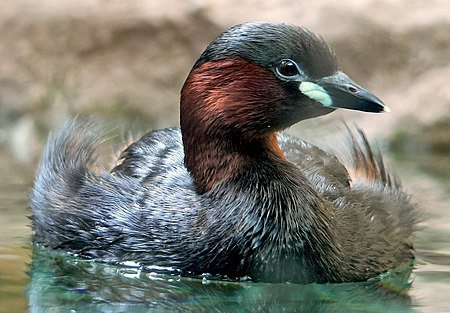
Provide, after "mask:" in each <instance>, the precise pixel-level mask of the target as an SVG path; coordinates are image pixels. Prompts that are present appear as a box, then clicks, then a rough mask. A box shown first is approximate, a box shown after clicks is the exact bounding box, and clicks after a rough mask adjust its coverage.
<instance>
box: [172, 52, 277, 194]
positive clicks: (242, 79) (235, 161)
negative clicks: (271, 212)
mask: <svg viewBox="0 0 450 313" xmlns="http://www.w3.org/2000/svg"><path fill="white" fill-rule="evenodd" d="M255 80H257V81H256V82H255ZM273 95H278V98H275V99H273ZM282 96H283V90H282V89H281V88H280V87H279V86H278V83H277V82H276V80H275V78H274V77H273V75H272V74H271V73H270V72H268V70H266V69H263V68H261V67H259V66H257V65H254V64H251V63H249V62H247V61H244V60H241V59H237V60H225V61H215V62H206V63H204V64H202V65H201V66H199V67H198V68H195V69H194V70H192V71H191V73H190V74H189V76H188V78H187V80H186V82H185V84H184V86H183V89H182V91H181V112H180V113H181V117H180V120H181V132H182V138H183V146H184V154H185V157H184V163H185V166H186V168H187V169H188V171H189V173H190V175H191V177H192V178H193V180H194V183H195V185H196V188H197V191H198V192H199V193H201V194H202V193H205V192H208V191H210V190H212V189H213V188H214V186H216V185H217V184H218V183H220V182H223V181H226V180H228V179H230V178H232V177H233V175H235V174H237V173H239V172H241V171H245V169H246V168H248V167H249V166H251V165H252V164H255V162H258V163H260V164H264V163H266V162H270V163H273V162H283V160H285V159H284V155H283V152H282V151H281V149H280V147H279V145H278V140H277V133H276V127H274V125H272V124H271V123H272V121H271V120H270V115H271V114H275V112H274V109H273V108H275V107H276V104H277V101H282V99H281V98H280V97H282Z"/></svg>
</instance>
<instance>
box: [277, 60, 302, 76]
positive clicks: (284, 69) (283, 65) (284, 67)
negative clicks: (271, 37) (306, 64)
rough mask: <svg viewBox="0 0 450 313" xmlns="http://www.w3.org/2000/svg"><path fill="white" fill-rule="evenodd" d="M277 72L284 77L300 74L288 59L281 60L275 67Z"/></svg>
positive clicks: (293, 63)
mask: <svg viewBox="0 0 450 313" xmlns="http://www.w3.org/2000/svg"><path fill="white" fill-rule="evenodd" d="M277 72H278V74H280V75H281V76H284V77H292V76H297V75H299V74H300V73H299V70H298V67H297V65H296V64H295V62H294V61H292V60H289V59H286V60H281V62H280V63H279V64H278V66H277Z"/></svg>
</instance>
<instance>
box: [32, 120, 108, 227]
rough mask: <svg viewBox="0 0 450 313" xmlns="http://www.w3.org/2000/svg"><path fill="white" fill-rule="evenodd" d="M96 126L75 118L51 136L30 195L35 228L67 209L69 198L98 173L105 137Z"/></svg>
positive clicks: (90, 122) (93, 123) (89, 121)
mask: <svg viewBox="0 0 450 313" xmlns="http://www.w3.org/2000/svg"><path fill="white" fill-rule="evenodd" d="M96 129H99V126H98V125H97V124H96V123H95V122H93V121H92V120H83V119H80V118H74V119H71V120H69V121H67V122H66V123H65V125H64V126H63V127H62V128H61V129H60V130H58V131H56V132H55V133H52V134H51V135H50V137H49V141H48V143H47V146H46V147H45V150H44V154H43V157H42V160H41V164H40V166H39V169H38V173H37V176H36V180H35V184H34V187H33V189H32V192H31V195H30V206H31V209H32V211H33V219H34V222H33V226H34V227H36V225H37V224H45V223H36V220H37V219H38V220H39V219H41V220H45V219H47V218H48V216H47V215H48V214H49V213H50V214H51V212H52V211H53V212H55V211H60V210H63V209H64V208H65V207H66V202H67V199H71V198H73V197H75V196H76V195H77V192H78V190H79V189H80V188H81V187H82V186H83V185H84V183H85V182H86V181H88V180H90V179H92V178H93V177H94V176H95V173H96V172H98V171H97V169H96V163H97V160H98V155H99V154H98V148H99V146H100V144H101V143H102V141H103V140H102V139H101V138H100V137H99V136H98V135H97V132H96V131H95V130H96ZM55 213H56V212H55Z"/></svg>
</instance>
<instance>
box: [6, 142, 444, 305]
mask: <svg viewBox="0 0 450 313" xmlns="http://www.w3.org/2000/svg"><path fill="white" fill-rule="evenodd" d="M390 163H391V164H393V166H395V168H396V170H397V172H398V173H399V175H400V176H401V177H402V179H403V181H404V185H405V186H406V188H407V189H408V191H409V192H411V193H412V194H414V199H415V200H416V201H417V202H419V203H421V207H422V211H423V212H424V213H425V214H426V216H427V219H426V221H425V222H424V223H423V224H422V227H421V230H420V231H419V232H418V234H417V240H416V245H415V247H416V250H417V252H416V256H417V260H416V264H415V266H414V269H413V272H412V274H411V275H408V270H407V269H406V270H405V269H403V270H401V271H399V272H394V273H391V274H390V275H387V276H386V277H384V278H383V279H382V280H381V281H380V280H373V281H370V282H365V283H355V284H324V285H306V286H303V285H296V284H264V283H251V282H241V283H236V282H221V281H210V280H202V279H192V278H191V279H189V278H180V277H178V276H169V275H157V274H154V273H151V272H149V271H140V270H139V269H133V268H120V267H114V266H108V265H105V264H99V263H94V262H90V261H85V260H78V259H75V258H73V257H69V256H66V255H61V254H58V253H54V252H51V251H48V250H46V249H34V250H33V249H31V247H30V234H31V230H30V228H29V227H28V224H29V220H28V218H27V215H29V214H30V212H29V211H28V209H27V201H28V200H27V193H28V191H29V189H30V187H31V184H32V180H33V175H34V171H35V166H33V165H24V164H23V163H20V162H19V161H17V160H16V159H15V158H14V157H12V156H11V155H10V152H9V150H8V149H6V148H3V149H2V150H0V173H1V179H0V311H1V312H26V311H30V312H149V311H156V312H160V311H167V312H172V311H191V312H450V208H449V203H450V201H449V191H450V190H449V189H450V187H449V185H448V182H449V180H448V177H446V176H445V175H444V176H442V175H438V177H436V176H435V175H433V174H432V172H430V171H426V170H424V169H423V168H422V167H421V166H416V164H415V162H414V160H405V159H402V158H400V157H396V158H391V160H390Z"/></svg>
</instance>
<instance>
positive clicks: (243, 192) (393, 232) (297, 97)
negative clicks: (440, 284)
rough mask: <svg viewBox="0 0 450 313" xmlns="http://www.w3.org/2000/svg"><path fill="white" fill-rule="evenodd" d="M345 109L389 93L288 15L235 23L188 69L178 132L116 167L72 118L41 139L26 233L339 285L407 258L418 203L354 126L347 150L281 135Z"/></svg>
mask: <svg viewBox="0 0 450 313" xmlns="http://www.w3.org/2000/svg"><path fill="white" fill-rule="evenodd" d="M338 107H344V108H350V109H356V110H362V111H369V112H380V111H384V110H386V108H385V106H384V105H383V103H382V102H381V101H380V100H379V99H378V98H376V97H375V96H373V95H372V94H371V93H369V92H368V91H366V90H364V89H363V88H362V87H360V86H358V85H357V84H356V83H354V82H353V81H352V80H351V79H350V78H348V77H347V76H345V74H343V73H342V72H340V71H339V70H338V67H337V65H336V60H335V57H334V55H333V53H332V52H331V51H330V49H329V48H328V46H327V45H326V44H325V43H324V41H323V40H322V39H320V38H318V37H316V36H315V35H314V34H312V33H311V32H309V31H307V30H305V29H303V28H299V27H296V26H291V25H285V24H268V23H249V24H241V25H237V26H235V27H233V28H231V29H229V30H228V31H226V32H225V33H224V34H222V35H221V36H219V37H218V38H217V39H216V40H215V41H213V42H212V43H211V45H210V46H209V47H208V48H207V49H206V51H205V52H204V53H203V54H202V56H201V57H200V59H199V60H198V61H197V63H196V64H195V65H194V67H193V69H192V70H191V72H190V74H189V76H188V78H187V79H186V82H185V85H184V87H183V90H182V92H181V131H180V130H179V129H175V128H172V129H164V130H159V131H154V132H150V133H148V134H146V135H145V136H144V137H142V138H141V139H140V140H138V141H136V142H135V143H133V144H131V145H130V146H129V147H128V148H127V149H126V150H125V151H124V152H123V153H122V155H121V157H120V160H119V162H118V165H117V166H116V167H115V168H113V169H112V170H111V171H106V170H99V169H98V168H96V158H97V157H96V154H97V148H98V145H99V143H100V141H101V138H99V137H98V136H97V135H96V134H95V132H94V131H93V129H94V128H95V127H93V125H92V123H91V122H86V121H81V120H72V121H69V122H68V123H67V124H66V126H65V127H64V128H63V129H62V130H61V131H59V132H57V133H55V134H54V135H52V136H51V138H50V139H49V143H48V145H47V147H46V150H45V152H44V157H43V160H42V163H41V166H40V169H39V172H38V175H37V177H36V182H35V186H34V188H33V192H32V194H31V200H30V201H31V202H30V203H31V208H32V210H33V214H34V219H33V227H34V231H35V235H34V240H35V242H36V243H39V244H42V245H44V246H48V247H50V248H53V249H62V250H66V251H69V252H73V253H77V254H79V255H80V256H82V257H88V258H94V259H96V260H101V261H112V262H116V261H125V260H132V261H137V262H141V263H145V264H153V265H159V266H165V267H170V268H173V269H178V270H181V272H182V273H183V274H184V275H195V274H201V273H212V274H221V275H227V276H229V277H241V276H250V277H251V278H252V279H254V280H261V281H291V282H299V283H309V282H346V281H361V280H366V279H368V278H371V277H374V276H376V275H378V274H380V273H383V272H385V271H387V270H389V269H391V268H394V267H396V266H398V265H400V264H402V263H404V262H407V261H408V260H410V259H411V258H412V257H413V255H412V253H411V249H412V234H413V231H414V225H415V223H416V213H415V208H414V205H413V204H411V202H410V199H409V196H408V195H407V194H406V193H405V192H404V191H403V189H402V187H401V184H400V182H399V181H398V179H396V178H393V176H392V175H391V174H389V172H388V171H387V169H386V168H385V166H384V164H383V161H382V158H381V156H380V155H379V153H375V152H374V151H373V150H372V149H371V148H370V146H369V144H368V142H367V139H366V138H365V136H364V134H363V133H362V132H361V131H358V132H357V134H352V135H350V136H349V137H350V143H349V144H348V145H345V144H341V145H336V149H339V150H340V151H339V154H341V155H342V154H346V153H347V155H348V156H349V158H348V159H349V162H347V163H349V164H347V165H345V166H344V164H343V163H341V162H340V161H339V160H338V158H337V157H336V156H334V155H333V154H330V153H327V152H324V151H323V150H321V149H320V148H318V147H316V146H313V145H311V144H309V143H306V142H304V141H302V140H299V139H296V138H294V137H291V136H287V135H277V131H279V130H282V129H284V128H286V127H288V126H290V125H292V124H293V123H296V122H298V121H301V120H304V119H307V118H311V117H315V116H319V115H323V114H327V113H330V112H332V111H333V110H334V109H336V108H338Z"/></svg>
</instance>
